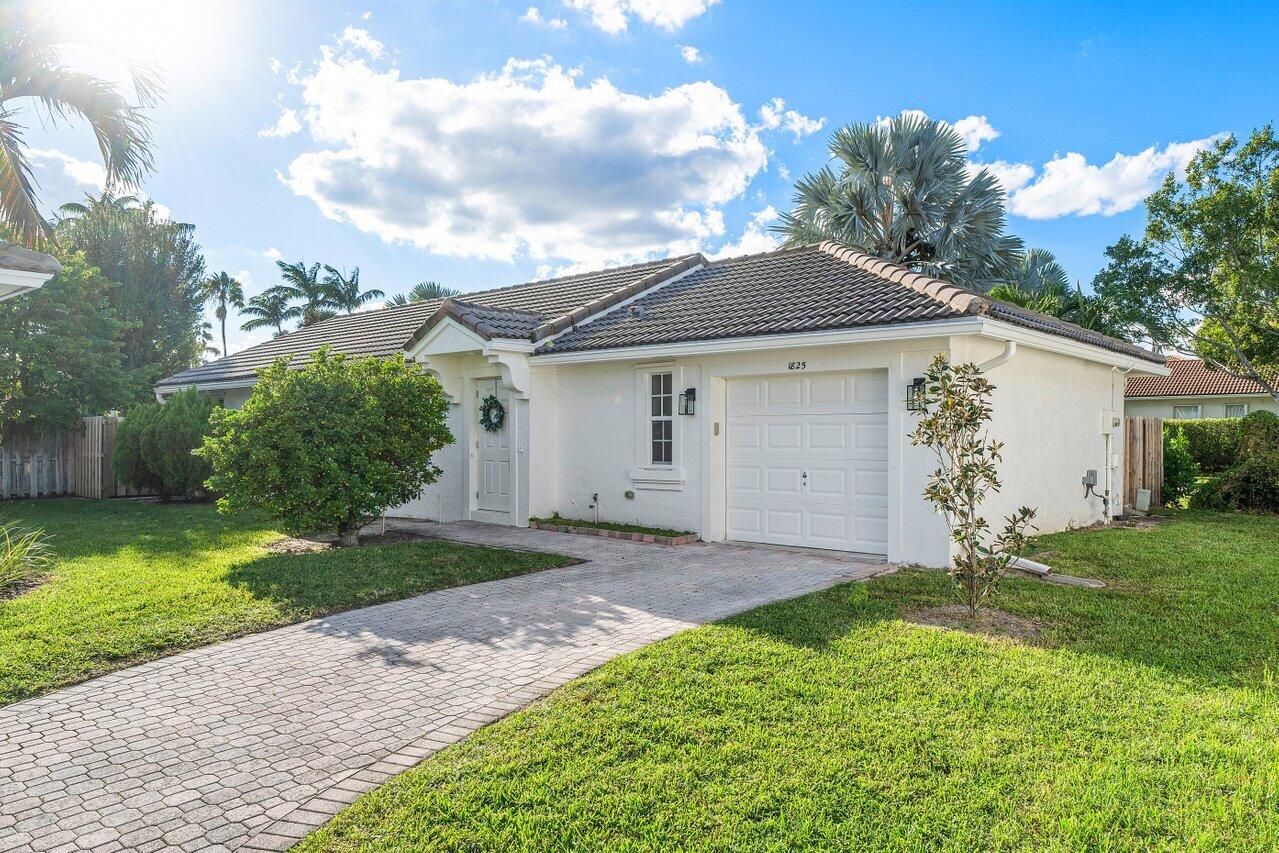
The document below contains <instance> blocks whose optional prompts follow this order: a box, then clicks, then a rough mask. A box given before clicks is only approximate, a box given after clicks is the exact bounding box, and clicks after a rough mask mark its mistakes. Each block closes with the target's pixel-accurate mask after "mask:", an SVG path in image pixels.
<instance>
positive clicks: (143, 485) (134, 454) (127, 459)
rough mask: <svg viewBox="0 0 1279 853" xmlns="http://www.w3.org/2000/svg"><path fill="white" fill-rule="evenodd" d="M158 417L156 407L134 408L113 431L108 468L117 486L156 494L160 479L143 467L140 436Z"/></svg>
mask: <svg viewBox="0 0 1279 853" xmlns="http://www.w3.org/2000/svg"><path fill="white" fill-rule="evenodd" d="M159 413H160V404H159V403H147V404H145V405H142V406H138V407H137V408H135V409H133V410H132V411H130V412H129V414H128V415H126V416H125V418H124V420H123V421H121V422H120V425H119V426H118V427H116V431H115V454H114V455H113V456H112V457H111V467H112V468H114V469H115V475H116V477H117V478H119V480H120V482H122V483H124V484H125V485H128V486H131V487H133V488H134V489H137V490H138V491H140V492H159V491H160V475H159V474H158V473H156V472H155V471H154V470H153V469H152V468H151V466H150V465H148V464H147V461H146V458H145V457H144V456H143V453H142V436H143V435H144V434H145V433H146V432H147V431H148V430H149V429H150V427H151V423H152V422H153V421H154V420H155V418H156V416H157V415H158V414H159Z"/></svg>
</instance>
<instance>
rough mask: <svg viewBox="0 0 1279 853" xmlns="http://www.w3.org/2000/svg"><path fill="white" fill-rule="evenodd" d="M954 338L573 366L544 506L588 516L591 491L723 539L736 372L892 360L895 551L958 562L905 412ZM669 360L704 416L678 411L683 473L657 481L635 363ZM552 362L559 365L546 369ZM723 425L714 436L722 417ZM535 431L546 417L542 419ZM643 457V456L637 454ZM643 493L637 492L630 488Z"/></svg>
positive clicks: (658, 523) (629, 510) (611, 516)
mask: <svg viewBox="0 0 1279 853" xmlns="http://www.w3.org/2000/svg"><path fill="white" fill-rule="evenodd" d="M948 341H949V339H948V338H944V337H939V338H933V339H923V340H917V341H892V342H877V343H864V344H842V345H836V346H812V347H797V348H787V349H775V350H757V351H749V352H739V353H725V354H716V355H705V356H699V357H695V358H675V359H671V360H669V361H656V360H654V361H626V362H609V363H602V364H601V363H594V364H591V363H586V364H563V365H558V366H556V367H555V368H554V370H555V373H556V377H557V378H556V383H555V388H556V391H557V394H556V401H557V405H556V413H555V417H556V423H557V426H558V429H557V435H556V441H555V443H554V448H555V453H556V456H557V457H558V464H557V465H556V466H555V468H554V474H555V478H556V487H555V491H554V496H553V497H554V498H555V502H554V503H550V502H549V501H550V500H551V497H552V496H551V494H550V493H549V492H547V493H544V494H543V495H542V498H541V500H542V501H546V502H545V503H543V502H537V503H535V506H537V508H538V509H537V513H536V514H539V515H541V514H548V513H549V512H550V511H552V510H558V511H559V512H560V513H561V514H562V515H564V516H568V517H578V518H581V517H586V518H590V517H591V516H592V513H593V511H592V510H591V509H589V506H590V504H591V498H592V495H594V494H596V493H598V494H599V496H600V505H599V510H600V518H601V519H602V520H605V521H616V522H625V523H632V524H643V525H646V526H652V527H665V528H673V529H680V530H692V531H695V532H697V533H699V534H700V535H701V536H702V538H703V539H706V540H708V541H718V540H720V539H723V538H724V535H725V531H724V526H725V524H724V521H725V519H724V505H725V485H724V459H725V444H724V438H725V431H726V430H725V426H726V423H725V387H726V383H727V381H728V380H729V379H732V378H735V377H748V376H770V375H795V374H794V373H793V372H792V371H789V369H788V366H789V365H790V364H791V363H792V362H803V363H805V368H804V373H806V374H815V373H825V372H843V371H852V370H874V369H880V370H886V371H887V374H888V387H889V411H888V426H889V436H890V440H889V463H888V481H889V494H888V506H889V513H888V523H889V537H888V539H889V546H888V547H889V553H888V558H889V559H890V560H894V561H901V562H918V563H925V564H929V565H940V564H943V563H945V562H946V561H947V560H948V555H949V550H948V548H949V544H948V539H947V535H946V531H945V526H944V524H943V523H942V520H941V518H940V517H939V516H937V515H936V514H934V513H933V511H932V509H931V507H929V506H928V505H927V504H926V503H925V502H924V501H923V499H922V498H921V497H920V494H921V492H922V490H923V488H924V483H925V481H926V478H927V474H928V471H929V470H931V469H930V467H929V465H930V458H929V456H928V454H927V452H926V451H925V450H924V449H923V448H918V447H912V446H911V445H910V441H909V439H908V438H907V437H906V436H907V434H908V433H909V431H910V430H911V429H913V426H914V425H913V421H912V420H911V416H910V415H909V414H908V413H907V412H906V402H905V396H906V385H907V384H908V383H909V381H910V379H911V378H913V377H915V376H920V375H922V374H923V371H924V368H925V367H926V366H927V364H928V362H929V361H930V360H931V358H932V357H933V355H934V354H936V353H937V352H939V351H942V350H945V348H946V347H947V344H948ZM658 366H660V367H661V368H662V369H665V370H670V371H671V372H672V373H674V374H675V375H674V385H675V391H676V393H677V394H678V392H680V391H682V390H684V389H686V388H690V387H691V388H696V389H697V406H696V414H695V415H693V416H679V415H677V416H676V417H675V433H676V445H675V451H674V453H675V465H674V466H673V468H674V473H675V476H676V478H678V477H679V476H680V475H682V477H683V482H682V484H680V483H678V482H652V481H650V480H647V476H648V475H647V474H646V472H644V471H642V470H637V468H639V467H641V466H638V465H637V454H642V453H643V452H644V451H645V448H644V447H642V446H641V442H640V439H641V438H643V437H646V436H645V430H646V420H645V418H644V417H643V416H642V415H641V413H640V412H641V404H642V403H646V402H647V397H646V395H645V392H644V390H643V389H642V388H640V386H639V383H638V382H637V380H636V375H637V371H640V370H642V369H648V368H654V367H658ZM539 369H540V370H546V369H550V368H549V367H542V368H539ZM716 424H718V425H719V434H718V435H716V431H715V426H716ZM535 429H536V425H535ZM639 461H641V462H642V458H641V459H640V460H639ZM627 491H631V492H634V497H633V498H627V497H626V492H627Z"/></svg>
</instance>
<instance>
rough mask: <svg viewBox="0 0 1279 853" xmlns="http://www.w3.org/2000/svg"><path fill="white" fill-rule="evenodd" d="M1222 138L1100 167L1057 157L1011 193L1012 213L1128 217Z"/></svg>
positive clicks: (1119, 157)
mask: <svg viewBox="0 0 1279 853" xmlns="http://www.w3.org/2000/svg"><path fill="white" fill-rule="evenodd" d="M1218 138H1220V135H1218V136H1210V137H1207V138H1205V139H1195V140H1192V141H1190V142H1174V143H1171V144H1169V145H1166V146H1164V147H1163V148H1162V149H1161V148H1158V147H1156V146H1153V145H1152V146H1151V147H1149V148H1147V149H1145V150H1144V151H1139V152H1138V153H1136V154H1116V155H1115V156H1114V157H1112V158H1110V160H1109V161H1107V162H1106V163H1103V164H1101V165H1094V164H1091V163H1089V162H1088V161H1087V159H1086V158H1085V157H1084V155H1082V154H1078V153H1075V152H1070V153H1067V154H1064V155H1059V156H1056V157H1054V158H1053V159H1051V160H1049V161H1048V162H1047V163H1045V164H1044V166H1043V169H1042V170H1039V172H1038V174H1037V175H1036V177H1034V179H1033V180H1026V181H1023V182H1022V184H1021V185H1020V187H1018V188H1016V189H1013V190H1012V191H1011V192H1010V195H1009V198H1008V209H1009V211H1010V212H1011V213H1015V214H1017V215H1018V216H1025V217H1027V218H1029V219H1055V218H1056V217H1059V216H1069V215H1070V214H1074V215H1076V216H1088V215H1090V214H1095V213H1100V214H1102V215H1103V216H1113V215H1114V214H1116V213H1123V212H1124V211H1125V210H1131V209H1132V208H1134V207H1136V206H1137V205H1139V204H1141V203H1142V202H1143V201H1145V199H1146V197H1147V196H1148V195H1150V194H1151V193H1152V192H1154V191H1155V190H1156V189H1157V188H1158V186H1159V183H1160V182H1161V181H1162V180H1163V179H1164V176H1165V175H1167V174H1168V173H1169V172H1176V174H1177V175H1178V176H1179V177H1180V176H1182V175H1184V174H1185V169H1186V165H1187V164H1188V163H1189V162H1190V160H1191V158H1193V157H1194V156H1195V154H1197V153H1199V152H1200V151H1202V150H1204V149H1205V148H1207V147H1209V146H1210V145H1212V143H1213V142H1214V141H1215V140H1216V139H1218ZM1017 165H1018V166H1019V167H1020V168H1022V169H1027V168H1030V167H1029V166H1027V165H1026V164H1017ZM1031 174H1034V170H1033V169H1032V170H1031Z"/></svg>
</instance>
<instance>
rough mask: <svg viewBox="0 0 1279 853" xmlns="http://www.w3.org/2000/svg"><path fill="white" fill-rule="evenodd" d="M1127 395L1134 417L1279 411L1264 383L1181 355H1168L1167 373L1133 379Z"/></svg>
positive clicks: (1189, 417)
mask: <svg viewBox="0 0 1279 853" xmlns="http://www.w3.org/2000/svg"><path fill="white" fill-rule="evenodd" d="M1124 397H1125V403H1124V408H1125V410H1126V411H1127V413H1128V414H1129V415H1132V416H1134V417H1159V418H1165V419H1168V420H1193V419H1195V418H1242V417H1244V416H1246V415H1249V414H1251V413H1252V412H1257V411H1267V412H1274V413H1275V414H1279V403H1276V402H1275V398H1274V397H1271V396H1270V393H1269V392H1268V391H1266V389H1265V386H1263V385H1261V383H1259V382H1254V381H1253V380H1251V379H1241V378H1240V377H1238V376H1231V375H1230V374H1228V373H1223V372H1222V371H1220V370H1212V369H1210V368H1209V367H1208V366H1207V365H1206V364H1204V363H1203V361H1202V360H1200V359H1197V358H1185V357H1183V356H1177V355H1170V356H1168V375H1167V376H1134V377H1133V378H1131V379H1129V380H1128V389H1127V391H1126V392H1125V395H1124Z"/></svg>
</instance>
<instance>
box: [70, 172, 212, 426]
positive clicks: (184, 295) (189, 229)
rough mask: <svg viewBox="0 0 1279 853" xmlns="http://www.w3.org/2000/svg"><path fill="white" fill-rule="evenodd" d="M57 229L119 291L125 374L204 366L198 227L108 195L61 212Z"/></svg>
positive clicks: (115, 294)
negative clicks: (201, 337)
mask: <svg viewBox="0 0 1279 853" xmlns="http://www.w3.org/2000/svg"><path fill="white" fill-rule="evenodd" d="M60 213H61V217H60V218H59V220H58V223H57V225H56V228H55V237H56V240H57V242H58V244H60V245H61V246H63V247H65V248H67V249H77V250H79V251H81V252H83V253H84V257H85V260H86V261H88V262H89V263H90V264H92V265H93V266H95V267H97V268H98V269H100V270H101V271H102V274H103V275H104V276H106V277H107V278H109V279H111V280H112V281H115V282H118V283H119V284H120V287H119V288H117V289H115V290H113V291H112V294H111V300H112V303H111V304H112V307H113V308H114V309H115V310H116V312H117V313H118V314H119V315H120V317H121V318H122V319H123V320H125V321H127V322H128V324H129V327H128V329H127V330H126V331H125V332H124V338H123V341H122V345H123V350H124V360H125V367H126V368H128V369H129V370H136V371H140V372H142V373H144V374H145V375H146V378H147V380H148V381H149V382H150V381H154V380H156V379H159V378H161V377H163V376H168V375H170V374H173V373H177V372H179V371H182V370H186V369H187V368H189V367H191V366H192V365H194V364H196V363H197V362H198V361H199V358H200V354H201V350H202V349H203V347H202V345H201V343H200V323H201V319H202V306H203V304H204V297H203V295H202V293H201V286H200V283H201V281H203V279H204V272H205V269H204V256H203V255H202V254H201V251H200V246H199V244H198V243H196V242H195V227H194V226H193V225H189V224H186V223H182V222H176V221H174V220H172V219H169V218H167V217H166V216H164V215H162V214H161V212H160V211H159V210H158V209H157V208H156V206H155V204H154V203H153V202H151V201H145V202H142V203H138V202H137V201H136V200H132V199H130V198H129V197H118V196H115V195H113V194H112V193H110V192H109V191H108V192H104V193H103V194H102V195H100V196H97V197H86V199H85V200H84V202H83V203H77V204H70V205H63V207H62V208H60ZM138 402H141V400H139V401H138Z"/></svg>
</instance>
